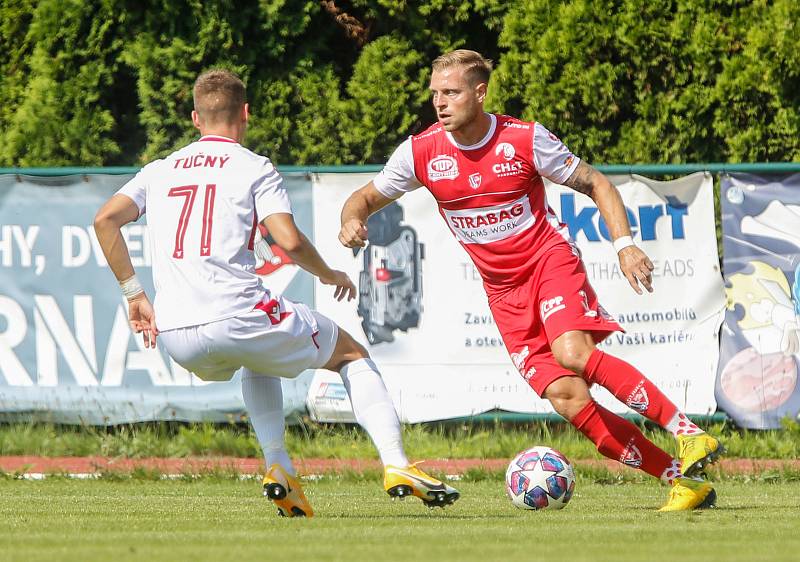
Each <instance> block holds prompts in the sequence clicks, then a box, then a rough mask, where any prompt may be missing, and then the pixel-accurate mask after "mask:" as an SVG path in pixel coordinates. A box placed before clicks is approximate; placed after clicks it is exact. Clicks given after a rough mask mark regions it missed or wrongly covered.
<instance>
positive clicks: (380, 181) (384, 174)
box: [372, 137, 422, 199]
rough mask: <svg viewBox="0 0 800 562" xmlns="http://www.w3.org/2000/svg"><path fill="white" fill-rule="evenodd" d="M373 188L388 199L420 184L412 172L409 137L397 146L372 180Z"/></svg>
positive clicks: (412, 189) (412, 164) (412, 163)
mask: <svg viewBox="0 0 800 562" xmlns="http://www.w3.org/2000/svg"><path fill="white" fill-rule="evenodd" d="M372 183H373V184H374V185H375V188H376V189H377V190H378V191H379V192H380V193H381V195H384V196H386V197H389V198H390V199H397V198H398V197H400V196H401V195H403V193H408V192H409V191H414V190H415V189H417V188H419V187H421V186H422V184H421V183H420V181H419V180H418V179H417V176H416V175H415V174H414V153H413V151H412V149H411V137H408V138H407V139H406V140H404V141H403V142H402V143H401V144H400V146H398V147H397V148H396V149H395V151H394V153H392V156H391V157H390V158H389V161H388V162H387V163H386V166H384V167H383V170H381V171H380V173H379V174H378V175H377V176H375V179H373V180H372Z"/></svg>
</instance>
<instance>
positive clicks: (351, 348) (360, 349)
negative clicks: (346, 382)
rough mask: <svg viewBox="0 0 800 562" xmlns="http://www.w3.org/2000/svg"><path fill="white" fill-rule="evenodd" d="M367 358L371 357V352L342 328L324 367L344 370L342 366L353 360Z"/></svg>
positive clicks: (332, 369)
mask: <svg viewBox="0 0 800 562" xmlns="http://www.w3.org/2000/svg"><path fill="white" fill-rule="evenodd" d="M367 358H369V352H368V351H367V350H366V348H365V347H364V346H363V345H361V344H360V343H358V342H357V341H356V340H355V339H353V337H352V336H351V335H350V334H348V333H347V332H345V331H344V330H340V331H339V338H338V339H337V341H336V347H335V349H334V350H333V355H332V356H331V358H330V360H328V363H327V364H326V365H325V367H324V368H325V369H329V370H331V371H337V372H338V371H341V370H342V367H344V366H345V365H347V364H348V363H350V362H352V361H357V360H358V359H367Z"/></svg>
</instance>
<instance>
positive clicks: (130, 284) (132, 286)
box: [119, 274, 144, 300]
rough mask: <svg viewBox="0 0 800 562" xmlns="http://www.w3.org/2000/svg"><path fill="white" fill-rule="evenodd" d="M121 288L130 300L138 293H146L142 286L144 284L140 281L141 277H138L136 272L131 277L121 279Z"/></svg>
mask: <svg viewBox="0 0 800 562" xmlns="http://www.w3.org/2000/svg"><path fill="white" fill-rule="evenodd" d="M119 286H120V289H122V294H123V295H125V298H126V299H128V300H130V299H132V298H133V297H135V296H136V295H140V294H142V293H144V288H142V284H141V283H139V278H138V277H136V274H134V275H133V277H129V278H128V279H126V280H125V281H121V282H120V284H119Z"/></svg>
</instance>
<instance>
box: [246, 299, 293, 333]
mask: <svg viewBox="0 0 800 562" xmlns="http://www.w3.org/2000/svg"><path fill="white" fill-rule="evenodd" d="M255 310H261V311H263V312H264V313H266V315H267V318H269V323H270V324H272V325H273V326H277V325H278V324H280V323H281V322H283V321H284V320H286V319H287V318H288V317H289V316H291V315H292V313H291V312H284V311H282V310H281V303H279V302H278V300H277V299H272V300H270V301H268V302H260V303H258V304H257V305H256V306H255Z"/></svg>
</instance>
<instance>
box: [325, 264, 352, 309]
mask: <svg viewBox="0 0 800 562" xmlns="http://www.w3.org/2000/svg"><path fill="white" fill-rule="evenodd" d="M319 280H320V282H321V283H322V284H323V285H334V286H336V291H334V293H333V296H334V298H335V299H336V300H337V301H341V300H342V299H343V298H345V297H347V300H348V301H351V300H353V299H354V298H356V286H355V285H354V284H353V281H352V280H351V279H350V277H349V276H348V275H347V274H346V273H345V272H344V271H338V270H336V269H332V270H331V272H330V273H329V274H328V275H321V276H320V278H319Z"/></svg>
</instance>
